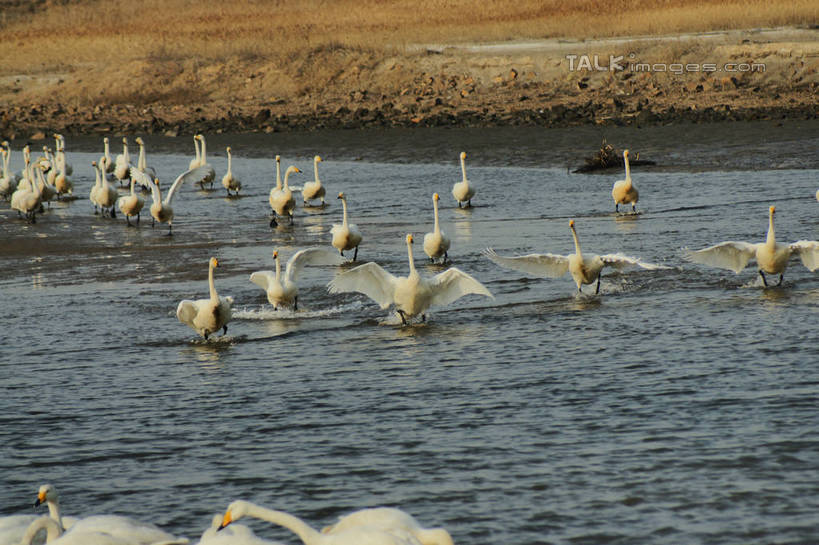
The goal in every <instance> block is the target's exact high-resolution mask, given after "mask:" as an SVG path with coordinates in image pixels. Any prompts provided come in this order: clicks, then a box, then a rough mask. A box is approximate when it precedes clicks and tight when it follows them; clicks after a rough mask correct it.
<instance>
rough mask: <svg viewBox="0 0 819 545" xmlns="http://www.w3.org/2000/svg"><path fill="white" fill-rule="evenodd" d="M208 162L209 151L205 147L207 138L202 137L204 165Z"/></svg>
mask: <svg viewBox="0 0 819 545" xmlns="http://www.w3.org/2000/svg"><path fill="white" fill-rule="evenodd" d="M206 162H207V151H206V148H205V138H204V137H202V164H203V165H204V164H205V163H206Z"/></svg>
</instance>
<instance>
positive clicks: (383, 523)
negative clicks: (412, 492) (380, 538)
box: [321, 507, 454, 545]
mask: <svg viewBox="0 0 819 545" xmlns="http://www.w3.org/2000/svg"><path fill="white" fill-rule="evenodd" d="M356 526H369V527H373V528H380V529H382V530H392V529H396V528H398V529H401V530H404V531H406V532H409V533H410V534H412V535H413V536H415V539H417V540H418V541H419V542H420V543H421V545H454V544H453V542H452V536H451V535H450V534H449V532H447V531H446V530H445V529H444V528H424V527H422V526H421V525H420V524H419V523H418V521H417V520H415V517H413V516H412V515H410V514H409V513H406V512H404V511H402V510H400V509H396V508H394V507H375V508H372V509H361V510H360V511H355V512H353V513H350V514H349V515H345V516H343V517H341V518H340V519H339V521H338V522H336V523H335V524H333V525H332V526H328V527H326V528H323V529H322V530H321V531H322V533H324V534H335V533H338V532H343V531H345V530H347V529H350V528H354V527H356Z"/></svg>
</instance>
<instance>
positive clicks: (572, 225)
mask: <svg viewBox="0 0 819 545" xmlns="http://www.w3.org/2000/svg"><path fill="white" fill-rule="evenodd" d="M569 229H571V230H572V231H574V220H569Z"/></svg>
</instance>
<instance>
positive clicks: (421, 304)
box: [329, 235, 494, 325]
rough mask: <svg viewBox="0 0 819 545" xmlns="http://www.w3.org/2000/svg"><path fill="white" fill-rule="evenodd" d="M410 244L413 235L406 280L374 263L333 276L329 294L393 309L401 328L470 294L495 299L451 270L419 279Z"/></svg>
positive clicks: (464, 276)
mask: <svg viewBox="0 0 819 545" xmlns="http://www.w3.org/2000/svg"><path fill="white" fill-rule="evenodd" d="M412 242H413V239H412V235H407V254H408V255H409V275H408V276H406V277H396V276H393V275H392V274H390V273H388V272H387V271H385V270H384V269H382V268H381V267H380V266H379V265H377V264H376V263H372V262H371V263H365V264H364V265H359V266H358V267H356V268H354V269H351V270H349V271H347V272H345V273H342V274H340V275H338V276H336V277H335V278H334V279H333V280H332V281H331V282H330V284H329V289H330V293H343V292H353V291H355V292H359V293H363V294H364V295H366V296H367V297H369V298H370V299H372V300H373V301H375V302H376V303H378V304H379V305H380V306H381V308H382V309H386V308H387V307H389V306H390V305H395V308H396V311H397V312H398V315H399V316H400V317H401V322H402V323H403V324H404V325H406V324H408V323H409V321H410V320H411V319H412V318H413V317H414V316H417V315H419V314H420V315H421V319H422V320H426V314H425V312H426V311H427V309H428V308H430V307H432V306H444V305H448V304H449V303H451V302H453V301H455V300H456V299H460V298H461V297H463V296H464V295H468V294H470V293H474V294H477V295H485V296H487V297H491V298H493V299H494V296H493V295H492V294H491V293H490V292H489V290H488V289H486V287H485V286H484V285H483V284H481V283H480V282H478V281H477V280H475V279H474V278H473V277H472V276H470V275H468V274H466V273H465V272H463V271H461V270H459V269H456V268H454V267H452V268H450V269H447V270H446V271H444V272H442V273H440V274H437V275H435V276H433V277H432V278H422V277H421V275H419V274H418V271H416V270H415V263H414V262H413V260H412Z"/></svg>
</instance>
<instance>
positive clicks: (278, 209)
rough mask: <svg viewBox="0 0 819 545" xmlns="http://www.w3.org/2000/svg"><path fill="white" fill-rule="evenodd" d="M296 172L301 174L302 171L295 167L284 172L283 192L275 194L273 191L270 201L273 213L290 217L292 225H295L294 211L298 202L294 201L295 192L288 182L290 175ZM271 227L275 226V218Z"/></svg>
mask: <svg viewBox="0 0 819 545" xmlns="http://www.w3.org/2000/svg"><path fill="white" fill-rule="evenodd" d="M295 172H301V170H300V169H298V168H296V167H294V166H290V167H287V170H286V171H285V172H284V185H282V187H281V190H280V191H278V192H276V193H275V194H274V193H273V191H271V192H270V199H269V200H270V206H271V207H272V208H273V212H274V213H275V214H276V216H290V223H293V211H294V210H295V208H296V201H295V199H293V191H292V190H291V189H290V186H289V185H288V180H289V178H290V175H291V174H293V173H295ZM277 181H278V180H277ZM274 191H275V190H274ZM271 225H272V226H275V218H274V221H273V222H271Z"/></svg>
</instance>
